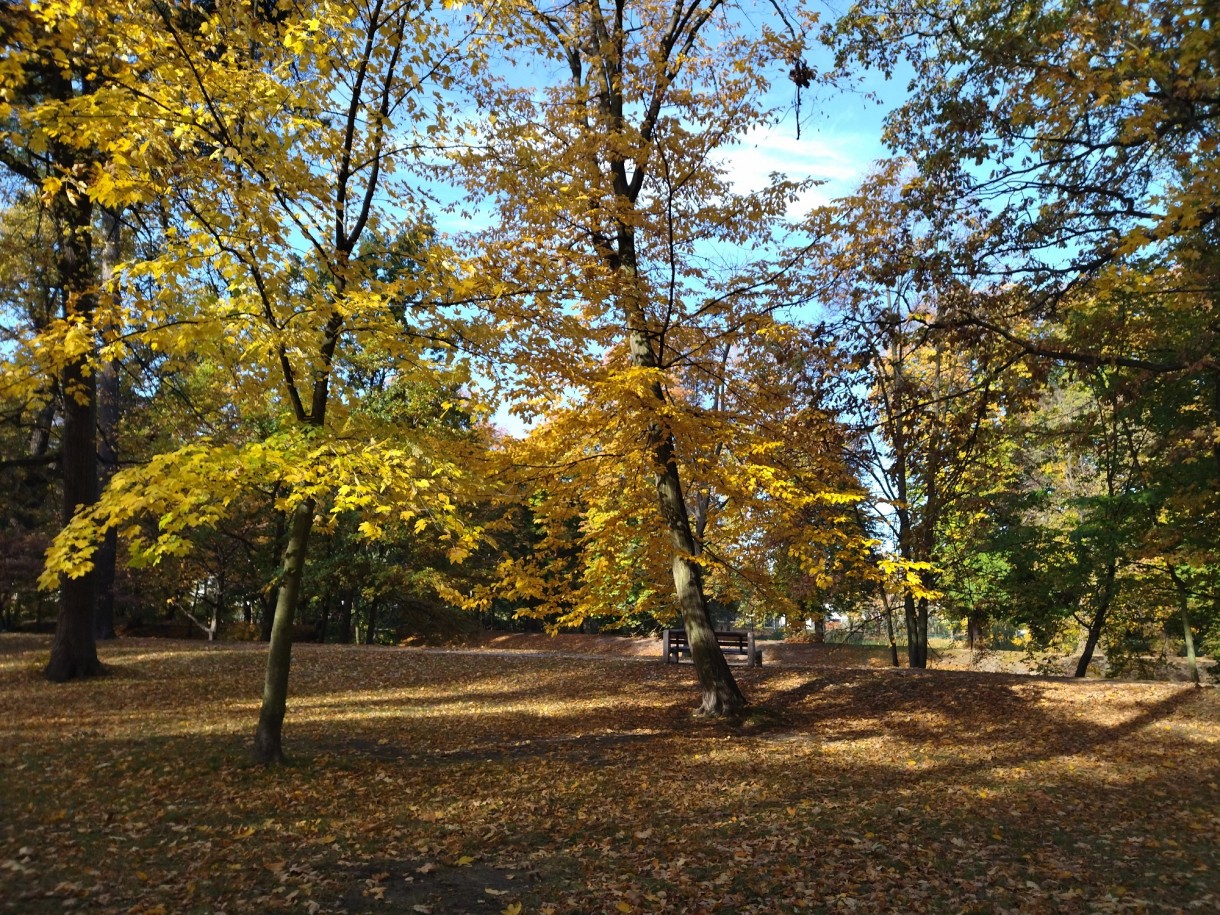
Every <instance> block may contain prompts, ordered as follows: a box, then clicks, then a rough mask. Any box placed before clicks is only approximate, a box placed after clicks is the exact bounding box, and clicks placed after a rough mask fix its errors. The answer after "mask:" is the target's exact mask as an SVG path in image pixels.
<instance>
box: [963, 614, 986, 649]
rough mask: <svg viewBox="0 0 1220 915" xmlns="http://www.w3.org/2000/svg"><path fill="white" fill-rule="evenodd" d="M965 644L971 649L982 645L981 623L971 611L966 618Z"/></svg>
mask: <svg viewBox="0 0 1220 915" xmlns="http://www.w3.org/2000/svg"><path fill="white" fill-rule="evenodd" d="M966 646H967V647H968V648H969V649H970V650H971V651H974V650H975V648H976V647H977V648H979V649H981V648H982V647H983V623H982V621H981V620H980V619H979V618H978V617H977V616H975V615H974V614H973V613H971V614H970V616H969V617H968V618H967V619H966Z"/></svg>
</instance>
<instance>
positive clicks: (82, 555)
mask: <svg viewBox="0 0 1220 915" xmlns="http://www.w3.org/2000/svg"><path fill="white" fill-rule="evenodd" d="M191 13H192V15H190V16H184V15H179V14H178V11H176V10H175V9H174V8H172V7H168V6H164V7H156V14H157V16H158V21H157V22H156V26H155V28H154V29H153V30H152V31H151V40H154V41H155V42H156V51H155V54H153V55H152V56H151V59H152V60H153V61H154V62H155V66H153V67H150V68H149V69H148V70H147V71H146V72H144V73H143V74H142V75H141V79H140V81H139V82H138V84H134V83H133V84H131V85H129V86H128V87H127V88H128V89H129V91H130V92H131V94H132V95H133V96H135V97H137V98H138V99H139V105H138V107H137V110H136V111H135V112H134V113H133V115H132V121H131V125H132V127H133V128H135V129H138V130H139V131H140V133H139V134H137V136H139V137H140V139H141V141H142V142H143V144H144V145H141V146H140V149H141V157H140V159H139V161H138V162H137V161H132V162H131V163H130V164H131V173H132V175H135V174H137V173H138V174H142V175H143V176H144V177H145V178H146V179H151V180H152V181H153V182H154V183H155V184H156V185H157V186H158V188H159V189H160V196H161V198H162V199H163V200H164V201H165V206H166V211H167V222H168V227H167V230H166V232H165V238H164V244H163V247H162V250H161V252H160V253H159V256H157V257H156V258H151V259H148V260H146V261H142V262H141V263H139V264H137V265H132V266H131V267H129V268H128V269H127V270H126V271H124V273H123V275H122V276H121V277H120V278H119V280H118V282H119V283H121V284H122V289H123V292H124V298H123V302H124V306H125V307H127V308H130V309H131V310H132V311H133V312H135V313H137V314H138V315H139V318H140V320H139V322H132V323H133V324H137V323H138V325H139V326H140V327H142V328H145V329H144V330H142V331H140V332H139V333H137V334H133V339H139V340H144V341H147V342H148V345H150V346H154V347H155V348H156V349H157V350H158V351H160V352H161V353H164V354H165V355H166V356H167V358H169V359H173V360H177V361H178V362H180V363H207V364H209V365H211V366H213V369H212V371H213V373H214V374H215V375H216V376H217V378H218V380H219V382H220V383H222V385H223V386H224V387H225V389H226V390H227V394H228V397H227V403H225V404H224V405H223V407H222V409H223V411H225V412H227V413H231V414H234V415H236V416H237V417H238V418H239V420H240V418H242V417H243V416H246V415H249V414H250V413H251V412H253V413H257V414H259V415H260V416H264V417H266V420H267V421H266V422H264V423H263V424H262V425H254V424H241V423H240V421H239V426H240V428H241V430H242V433H243V434H242V435H240V436H237V437H234V438H230V439H211V438H208V437H207V436H198V437H196V439H195V440H193V441H189V442H186V443H184V444H180V445H179V446H178V447H177V448H176V449H174V450H171V451H169V452H166V453H163V454H160V455H157V456H155V457H154V458H153V459H152V460H150V461H149V462H148V463H146V464H144V465H143V466H140V467H133V468H128V469H124V470H123V471H121V472H120V473H118V474H116V475H115V477H114V479H113V480H112V482H111V485H110V486H109V487H108V489H107V495H106V499H105V501H104V502H103V503H102V504H101V505H100V506H99V507H98V508H97V509H96V510H95V511H93V512H90V513H88V514H87V515H85V516H83V517H82V516H78V519H77V523H76V525H75V527H74V528H72V529H70V530H69V531H68V532H67V533H65V535H63V536H61V537H60V538H59V540H58V542H57V543H56V545H55V547H54V548H53V549H52V551H51V556H50V563H49V574H54V573H66V574H68V575H73V574H77V573H79V572H80V571H81V570H82V569H84V568H87V567H88V565H89V564H90V562H91V558H92V557H91V549H92V548H91V546H89V545H85V546H82V544H92V543H93V542H94V541H95V540H96V538H97V537H99V536H100V535H102V534H104V533H105V531H107V530H109V529H111V528H114V527H117V528H118V529H119V532H120V534H121V535H126V536H127V538H128V540H129V544H130V548H131V549H132V550H133V555H134V556H135V557H136V559H137V561H140V562H155V561H157V560H158V558H159V557H160V556H172V555H177V554H180V553H182V552H184V551H186V550H188V549H189V546H190V535H191V532H192V531H194V530H197V529H199V528H206V527H210V526H214V525H215V524H216V523H218V521H219V520H220V519H221V518H222V517H223V516H224V515H225V514H226V513H227V512H229V511H230V510H231V509H233V508H234V507H235V506H236V505H238V504H239V502H240V499H239V496H240V494H241V492H242V491H243V490H244V489H246V488H248V487H252V486H253V487H263V488H274V490H275V491H276V492H277V494H278V498H277V509H278V510H280V511H282V512H284V513H285V514H286V519H287V523H286V540H285V547H284V551H283V558H282V564H281V571H280V575H279V585H278V598H277V602H276V606H275V613H274V622H273V625H272V629H271V644H270V648H269V652H268V665H267V677H266V683H265V687H264V697H263V708H262V712H261V715H260V722H259V726H258V729H257V732H256V736H255V747H254V755H255V758H256V759H258V760H260V761H262V762H275V761H278V760H279V759H281V758H282V736H281V735H282V723H283V718H284V714H285V708H286V698H287V684H288V674H289V665H290V656H291V631H292V625H293V621H294V618H295V614H296V611H297V606H298V603H299V600H300V596H301V588H302V581H303V575H304V569H305V560H306V550H307V544H308V541H309V537H310V533H311V531H312V530H313V528H314V527H315V524H316V523H322V524H323V525H330V524H333V523H335V521H336V519H337V518H338V517H339V516H341V515H342V514H343V513H345V512H349V511H355V512H358V513H359V514H360V515H361V516H362V520H361V521H360V523H359V529H360V531H361V532H362V534H363V535H364V536H366V537H370V538H376V537H377V536H379V535H380V534H381V533H382V531H383V530H384V529H385V526H386V521H387V520H389V519H392V520H393V522H394V523H396V524H409V525H411V526H412V527H413V528H414V529H416V530H417V531H423V530H425V529H427V530H431V531H433V532H434V533H435V536H437V537H439V538H440V539H441V541H442V542H444V543H446V548H447V549H448V551H449V553H450V557H451V558H453V559H458V558H460V556H461V555H463V554H464V553H465V552H467V551H468V550H469V549H470V546H471V545H472V543H473V537H474V533H473V531H471V530H469V529H467V528H466V527H465V526H464V525H463V523H462V521H461V518H460V513H459V508H458V503H459V501H460V498H461V497H460V495H459V494H458V490H459V489H460V488H461V487H462V485H463V484H462V482H461V481H462V479H463V477H464V471H462V470H461V469H460V468H459V466H458V459H459V455H458V454H457V453H456V450H455V449H454V448H453V447H452V446H451V444H450V445H447V446H444V447H442V446H441V445H439V444H437V443H436V442H435V440H434V438H433V437H432V436H430V435H429V434H428V431H427V430H425V429H415V430H412V429H407V428H404V427H403V426H401V425H388V424H386V423H382V422H380V421H378V418H377V417H376V416H373V415H370V414H369V413H367V412H361V411H359V410H358V409H356V406H357V404H356V402H355V400H354V399H353V395H354V391H353V389H352V387H351V386H350V385H349V384H348V382H349V380H350V379H351V377H352V376H351V373H350V372H348V371H346V370H344V369H342V366H343V364H344V362H345V360H347V359H349V357H350V355H351V354H360V355H361V356H362V358H365V359H369V360H372V359H379V360H381V361H382V362H384V363H385V365H386V367H387V368H386V371H388V372H391V373H393V374H396V375H397V376H398V377H400V378H409V377H413V378H416V379H419V380H420V381H422V382H426V381H427V380H429V379H434V378H435V379H444V380H445V383H446V384H461V382H462V379H463V378H465V377H466V369H465V368H463V366H462V365H461V362H460V360H459V359H457V358H456V357H455V353H456V350H455V349H454V344H455V341H456V340H457V339H458V337H459V332H458V331H456V330H455V329H454V325H453V324H452V322H451V321H450V319H449V317H448V316H447V313H446V310H445V306H446V304H447V301H448V299H449V294H450V287H449V286H447V285H446V283H445V281H444V279H443V277H444V276H445V275H446V268H445V266H444V264H445V254H444V251H443V250H442V249H440V248H439V247H437V248H435V249H434V250H432V252H431V253H430V254H429V255H428V257H427V258H426V260H427V264H426V266H425V267H424V268H423V269H421V270H420V271H418V272H417V273H416V274H413V275H401V274H395V275H387V274H386V273H385V272H383V271H382V270H381V269H380V266H379V265H378V264H375V263H370V262H369V261H367V260H362V259H361V257H360V256H359V250H360V246H361V244H362V242H363V240H364V239H366V238H368V237H372V235H373V234H374V231H373V230H374V229H376V230H377V231H379V232H381V233H384V235H385V236H393V235H396V234H398V233H397V231H396V227H398V226H402V225H404V224H405V225H406V226H408V227H409V226H411V225H417V224H419V223H421V222H422V221H423V220H422V216H421V210H422V203H421V202H420V201H419V200H418V198H416V199H413V191H412V186H411V185H410V183H409V182H407V181H405V180H402V179H403V177H404V176H405V174H406V169H407V166H408V165H410V162H411V161H412V159H413V157H417V156H419V155H421V154H422V152H423V149H424V147H425V146H426V145H428V141H427V140H426V139H425V136H426V134H427V132H428V131H429V130H435V129H436V128H437V125H438V124H439V123H441V119H442V118H443V111H444V103H443V100H441V99H440V98H439V97H438V96H437V95H436V94H434V93H433V92H432V88H431V86H432V84H431V82H430V81H431V80H433V79H436V80H442V79H447V76H446V72H447V68H448V67H449V65H450V63H451V62H452V61H453V60H454V59H455V56H456V55H457V54H458V53H459V51H458V46H459V44H460V42H461V40H462V36H461V35H457V36H456V37H454V36H449V35H447V34H446V32H445V30H444V28H442V26H441V24H440V23H439V22H438V21H437V20H435V19H434V18H432V16H431V13H430V11H429V9H428V7H427V5H423V6H416V5H413V4H411V3H405V2H404V3H400V2H386V0H369V2H362V3H357V4H329V3H326V4H317V5H314V6H311V7H310V8H309V9H307V10H297V9H291V10H287V9H283V8H275V9H271V8H269V7H265V6H261V5H256V6H254V7H250V6H248V5H244V4H224V3H222V4H217V5H215V6H214V7H200V8H198V9H196V8H192V10H191ZM391 200H392V205H391V202H390V201H391ZM268 413H270V415H269V416H267V414H268ZM201 431H202V430H201ZM434 446H435V447H434ZM149 516H151V517H154V518H156V519H158V524H157V527H156V530H155V532H153V533H152V535H151V536H149V532H148V531H147V529H145V528H143V527H141V526H140V525H139V524H138V523H137V519H139V518H141V517H149Z"/></svg>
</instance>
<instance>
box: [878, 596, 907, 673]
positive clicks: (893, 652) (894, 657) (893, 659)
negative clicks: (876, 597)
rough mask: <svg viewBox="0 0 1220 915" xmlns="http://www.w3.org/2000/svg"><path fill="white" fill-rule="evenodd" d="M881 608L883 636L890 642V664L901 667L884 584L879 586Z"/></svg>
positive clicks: (892, 609) (892, 612) (888, 598)
mask: <svg viewBox="0 0 1220 915" xmlns="http://www.w3.org/2000/svg"><path fill="white" fill-rule="evenodd" d="M881 606H882V608H883V609H884V611H885V634H886V636H887V637H888V638H889V641H890V663H891V664H892V665H893V666H894V667H901V666H902V665H901V664H900V663H899V661H898V639H896V638H895V637H894V608H893V606H891V605H890V597H889V595H888V594H887V593H886V591H885V584H884V583H882V585H881Z"/></svg>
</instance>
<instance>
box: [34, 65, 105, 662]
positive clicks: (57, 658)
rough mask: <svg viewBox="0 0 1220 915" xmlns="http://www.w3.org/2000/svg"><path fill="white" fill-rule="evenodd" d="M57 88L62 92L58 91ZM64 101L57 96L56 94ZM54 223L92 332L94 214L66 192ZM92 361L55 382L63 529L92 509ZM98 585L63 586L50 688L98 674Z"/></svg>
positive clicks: (76, 582) (75, 308)
mask: <svg viewBox="0 0 1220 915" xmlns="http://www.w3.org/2000/svg"><path fill="white" fill-rule="evenodd" d="M55 82H56V84H57V85H56V88H58V89H59V90H61V92H59V93H56V92H53V93H52V95H60V96H61V97H63V98H70V97H71V86H70V84H67V82H68V81H67V80H66V79H65V78H64V77H62V76H59V77H58V78H57V79H56V80H55ZM59 84H63V85H59ZM61 93H62V94H61ZM52 150H53V155H52V159H53V161H54V162H55V163H56V164H57V165H59V167H60V169H61V170H62V171H63V172H64V173H65V174H73V173H74V172H75V171H77V170H78V169H79V168H80V167H82V166H83V163H80V162H78V161H77V159H76V156H75V153H74V152H73V151H72V150H70V149H68V148H66V147H64V146H62V145H61V144H60V143H58V142H55V143H54V144H52ZM51 215H52V221H53V223H54V225H55V227H56V229H57V230H58V232H59V239H58V244H57V246H56V252H55V255H56V257H55V259H56V271H57V274H58V278H59V281H60V288H61V289H62V290H63V295H64V299H65V301H64V315H65V317H66V318H68V319H69V320H73V321H80V322H81V323H82V324H83V325H84V326H85V328H86V330H87V332H89V331H91V328H90V325H91V324H92V321H93V313H94V310H95V306H96V294H95V293H94V291H93V286H94V275H93V241H92V232H93V226H92V217H93V207H92V204H91V203H90V201H89V197H88V195H87V194H84V193H76V192H73V193H71V194H69V191H68V189H67V188H66V187H65V188H63V189H61V190H60V191H59V192H58V193H57V194H56V195H55V198H54V199H53V200H52V202H51ZM89 361H90V356H89V354H85V355H82V356H78V357H76V358H74V359H72V360H71V361H70V362H69V363H68V364H67V365H66V366H65V367H64V369H63V372H62V374H61V376H60V378H61V381H60V390H61V393H62V395H63V402H64V410H63V428H62V432H61V452H62V456H61V461H60V463H61V469H62V471H63V499H64V501H63V520H64V523H65V524H67V523H68V521H69V520H70V519H71V518H72V516H73V515H74V514H75V513H76V511H77V509H78V508H80V507H82V506H88V505H92V504H93V503H94V502H96V501H97V384H96V382H97V379H96V376H95V375H94V372H93V366H91V365H90V364H89ZM96 581H97V577H96V575H95V573H94V572H93V571H89V572H87V573H85V574H84V575H81V576H79V577H78V578H65V579H64V580H63V583H62V586H61V588H60V593H59V620H58V622H57V624H56V628H55V641H54V643H53V644H52V646H51V659H50V661H48V662H47V666H46V669H45V671H44V673H45V675H46V677H47V679H49V680H53V681H56V682H62V681H65V680H71V679H73V678H76V677H91V676H95V675H97V674H100V673H102V664H101V662H100V661H99V660H98V657H97V642H96V641H95V640H94V636H93V607H94V603H95V595H96Z"/></svg>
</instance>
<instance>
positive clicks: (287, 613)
mask: <svg viewBox="0 0 1220 915" xmlns="http://www.w3.org/2000/svg"><path fill="white" fill-rule="evenodd" d="M313 509H314V505H313V501H312V500H306V501H305V502H302V503H301V504H299V505H298V506H297V507H296V508H295V509H294V510H293V513H292V525H291V528H290V531H289V535H288V546H287V548H286V549H285V550H284V570H283V577H282V579H281V581H280V589H279V597H278V599H277V600H276V603H275V617H274V620H273V622H272V624H271V644H270V645H269V646H268V649H267V676H266V680H265V682H264V684H263V706H262V711H261V712H260V713H259V716H258V730H257V731H255V734H254V750H253V756H254V760H255V761H256V762H259V763H263V764H264V765H267V764H272V763H279V762H283V760H284V749H283V728H284V712H285V710H286V708H287V705H288V671H289V668H290V666H291V663H292V624H293V618H294V617H295V615H296V608H297V599H298V598H299V596H300V593H301V579H302V577H303V575H304V571H305V548H306V546H307V544H308V543H309V532H310V529H311V528H312V527H313Z"/></svg>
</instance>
